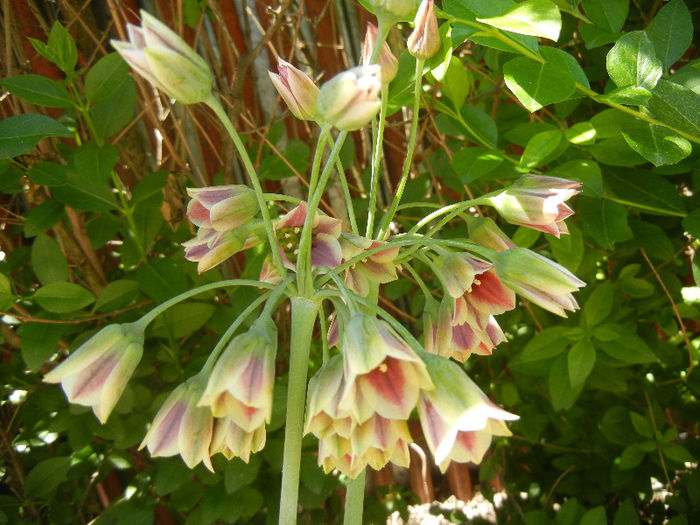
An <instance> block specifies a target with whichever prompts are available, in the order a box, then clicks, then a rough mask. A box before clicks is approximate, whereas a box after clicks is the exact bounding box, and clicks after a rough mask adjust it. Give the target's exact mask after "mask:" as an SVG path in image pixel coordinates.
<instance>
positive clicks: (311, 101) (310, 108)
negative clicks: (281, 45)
mask: <svg viewBox="0 0 700 525" xmlns="http://www.w3.org/2000/svg"><path fill="white" fill-rule="evenodd" d="M277 71H278V73H279V74H275V73H273V72H272V71H268V74H269V75H270V80H272V83H273V84H274V86H275V88H276V89H277V92H278V93H279V94H280V96H281V97H282V98H283V99H284V101H285V103H286V104H287V107H288V108H289V111H291V112H292V115H294V116H295V117H296V118H298V119H300V120H316V118H317V116H318V112H317V111H316V97H317V96H318V86H316V84H314V81H313V80H311V79H310V78H309V77H308V76H307V75H305V74H304V73H302V72H301V71H299V70H298V69H297V68H295V67H294V66H293V65H292V64H290V63H289V62H285V61H284V60H282V59H281V58H278V59H277Z"/></svg>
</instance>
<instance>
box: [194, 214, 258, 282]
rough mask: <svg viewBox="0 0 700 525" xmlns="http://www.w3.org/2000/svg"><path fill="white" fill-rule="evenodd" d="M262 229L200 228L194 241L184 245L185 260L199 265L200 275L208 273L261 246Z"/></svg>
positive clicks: (248, 227)
mask: <svg viewBox="0 0 700 525" xmlns="http://www.w3.org/2000/svg"><path fill="white" fill-rule="evenodd" d="M261 227H262V224H251V225H246V226H242V227H239V228H237V229H236V230H232V231H227V232H218V231H216V230H214V229H213V228H199V230H197V235H196V236H195V237H194V238H193V239H190V240H189V241H186V242H183V243H182V246H183V248H185V259H187V260H188V261H192V262H196V263H197V272H198V273H202V272H206V271H207V270H210V269H212V268H214V267H215V266H217V265H219V264H221V263H222V262H224V261H225V260H226V259H228V258H229V257H231V256H232V255H234V254H236V253H238V252H240V251H241V250H247V249H248V248H251V247H252V246H255V245H256V244H259V243H260V242H261V237H260V235H259V233H260V232H259V231H258V230H260V229H261Z"/></svg>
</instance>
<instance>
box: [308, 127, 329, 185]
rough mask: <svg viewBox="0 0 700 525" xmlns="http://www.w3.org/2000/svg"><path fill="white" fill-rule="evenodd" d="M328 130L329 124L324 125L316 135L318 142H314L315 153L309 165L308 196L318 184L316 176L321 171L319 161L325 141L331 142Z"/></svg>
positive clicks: (321, 157) (324, 147)
mask: <svg viewBox="0 0 700 525" xmlns="http://www.w3.org/2000/svg"><path fill="white" fill-rule="evenodd" d="M330 129H331V126H330V124H324V125H323V127H322V128H321V132H320V133H319V135H318V141H317V142H316V151H314V160H313V162H312V164H311V177H310V179H309V196H311V195H313V194H314V192H315V191H316V185H317V184H318V175H319V173H320V171H321V160H322V159H323V152H324V151H325V149H326V141H329V140H331V137H330Z"/></svg>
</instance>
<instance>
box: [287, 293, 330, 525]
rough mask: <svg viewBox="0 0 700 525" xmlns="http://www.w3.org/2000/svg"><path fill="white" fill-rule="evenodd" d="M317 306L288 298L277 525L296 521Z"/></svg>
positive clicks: (308, 301) (318, 305)
mask: <svg viewBox="0 0 700 525" xmlns="http://www.w3.org/2000/svg"><path fill="white" fill-rule="evenodd" d="M319 308H320V304H319V303H318V302H317V301H315V300H311V299H306V298H304V297H293V298H292V340H291V346H290V350H289V384H288V387H287V420H286V421H287V422H286V426H285V433H284V457H283V460H282V497H281V501H280V519H279V523H280V525H294V524H295V523H296V521H297V502H298V500H299V470H300V467H301V439H302V432H303V426H304V407H305V399H306V377H307V374H308V370H309V350H310V348H311V335H312V332H313V328H314V323H315V321H316V316H317V315H318V310H319Z"/></svg>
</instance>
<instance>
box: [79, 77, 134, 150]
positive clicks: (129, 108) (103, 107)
mask: <svg viewBox="0 0 700 525" xmlns="http://www.w3.org/2000/svg"><path fill="white" fill-rule="evenodd" d="M135 111H136V84H134V79H133V78H131V77H130V76H128V75H127V76H125V77H124V81H123V82H122V83H121V84H120V85H119V87H118V88H117V89H116V90H115V91H114V92H113V93H112V94H111V95H109V96H108V97H106V98H104V99H103V100H101V101H100V102H98V103H97V104H95V105H94V106H93V107H92V108H91V109H90V116H91V117H92V120H93V122H94V124H95V133H97V135H98V136H99V138H100V139H102V140H105V139H107V138H109V137H111V136H112V135H115V134H116V133H119V132H120V131H121V130H122V129H123V128H124V126H126V125H127V124H128V123H129V122H131V120H132V119H133V118H134V112H135Z"/></svg>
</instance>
